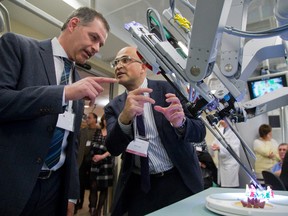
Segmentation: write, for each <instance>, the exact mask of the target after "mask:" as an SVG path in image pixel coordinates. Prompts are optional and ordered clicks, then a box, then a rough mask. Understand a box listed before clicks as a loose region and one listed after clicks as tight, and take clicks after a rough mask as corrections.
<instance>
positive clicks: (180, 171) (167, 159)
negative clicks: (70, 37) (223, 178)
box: [105, 47, 206, 215]
mask: <svg viewBox="0 0 288 216" xmlns="http://www.w3.org/2000/svg"><path fill="white" fill-rule="evenodd" d="M112 67H113V68H114V70H115V76H116V79H117V80H118V82H119V83H120V84H121V85H123V86H124V87H125V88H126V92H124V93H123V94H121V95H119V96H117V97H116V98H114V99H113V100H112V101H111V102H110V103H109V104H108V105H107V106H106V107H105V116H106V120H107V134H108V135H107V139H106V145H107V149H108V151H109V152H110V153H111V155H114V156H118V155H120V154H122V159H123V161H122V168H121V172H120V175H119V180H118V184H117V188H116V192H115V197H114V202H113V207H112V215H123V214H125V213H127V212H128V215H145V214H148V213H150V212H152V211H155V210H157V209H160V208H162V207H164V206H167V205H170V204H172V203H174V202H177V201H179V200H181V199H184V198H186V197H188V196H190V195H192V194H195V193H197V192H199V191H201V190H203V180H202V175H201V170H200V167H199V162H198V159H197V155H196V151H195V150H194V147H193V146H192V145H191V144H190V142H201V141H202V140H203V139H204V137H205V134H206V131H205V126H204V124H203V122H202V121H201V120H198V119H193V118H192V117H191V115H190V114H189V113H188V111H187V110H186V108H185V104H183V103H182V102H181V100H180V99H179V98H178V97H177V95H176V93H175V92H176V91H175V89H173V88H172V87H171V86H170V84H169V83H168V82H165V81H153V80H149V79H147V78H146V75H147V72H146V70H147V66H146V65H145V64H144V63H143V62H142V61H141V59H140V58H139V56H138V55H137V49H136V48H135V47H126V48H123V49H121V50H120V51H119V52H118V54H117V56H116V59H115V60H114V61H113V62H112ZM136 119H137V120H136ZM140 122H142V123H144V125H141V124H140ZM136 125H137V126H136ZM146 166H147V170H146V171H147V173H146V172H145V169H146Z"/></svg>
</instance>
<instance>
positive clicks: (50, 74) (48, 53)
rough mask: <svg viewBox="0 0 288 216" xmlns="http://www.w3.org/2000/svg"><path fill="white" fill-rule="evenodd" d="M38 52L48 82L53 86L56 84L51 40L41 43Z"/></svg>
mask: <svg viewBox="0 0 288 216" xmlns="http://www.w3.org/2000/svg"><path fill="white" fill-rule="evenodd" d="M39 52H40V56H41V59H42V63H43V65H44V68H45V73H46V76H47V79H48V82H49V84H50V85H55V84H56V83H57V82H56V72H55V65H54V59H53V52H52V45H51V40H45V41H41V42H40V51H39Z"/></svg>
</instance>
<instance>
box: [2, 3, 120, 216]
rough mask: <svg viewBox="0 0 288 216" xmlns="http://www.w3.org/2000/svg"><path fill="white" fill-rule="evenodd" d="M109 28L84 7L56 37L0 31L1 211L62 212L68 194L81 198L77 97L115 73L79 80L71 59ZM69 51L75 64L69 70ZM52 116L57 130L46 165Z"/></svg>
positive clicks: (90, 50) (84, 53)
mask: <svg viewBox="0 0 288 216" xmlns="http://www.w3.org/2000/svg"><path fill="white" fill-rule="evenodd" d="M108 32H109V25H108V23H107V21H106V20H105V19H104V18H103V16H102V15H101V14H100V13H98V12H96V11H95V10H92V9H90V8H86V7H84V8H79V9H78V10H76V11H75V12H74V13H72V14H71V15H70V16H69V17H68V19H67V21H66V22H65V23H64V25H63V27H62V29H61V33H60V35H59V37H58V38H56V37H55V38H53V39H52V40H51V39H49V40H45V41H40V42H39V41H36V40H34V39H31V38H28V37H24V36H21V35H17V34H13V33H7V34H4V35H3V36H2V37H1V38H0V74H1V79H0V95H1V97H0V140H1V141H0V176H1V178H0V197H1V202H0V215H2V216H11V215H13V216H17V215H21V216H24V215H39V216H40V215H41V216H46V215H47V216H54V215H57V216H58V215H61V216H62V215H66V214H67V213H66V211H67V204H68V199H77V198H79V180H78V168H77V160H76V153H77V142H76V135H77V133H78V131H79V128H80V123H81V118H82V113H83V104H84V103H83V100H82V99H83V98H86V99H89V100H91V103H94V101H95V99H96V97H97V96H98V94H99V93H101V92H102V91H103V88H102V87H101V85H100V84H101V83H102V82H115V79H110V78H100V77H88V78H85V79H82V80H79V75H78V73H77V71H76V69H75V66H74V64H75V62H76V63H80V64H83V63H85V61H86V60H87V59H89V58H90V57H92V56H93V55H94V54H95V53H97V52H98V51H99V48H100V47H101V46H102V45H104V43H105V41H106V38H107V34H108ZM67 59H69V60H70V66H69V67H71V66H72V68H67V70H66V63H64V62H67V61H68V60H67ZM64 65H65V71H66V72H67V73H66V74H64V79H62V78H61V76H62V77H63V75H62V72H63V69H64ZM69 72H70V75H69ZM60 80H61V81H60ZM62 80H63V81H64V83H63V82H62ZM62 83H63V84H62ZM60 84H61V85H60ZM64 111H65V114H64V115H61V114H62V113H64ZM73 118H74V119H73ZM57 121H58V122H57ZM56 123H57V128H58V129H59V128H60V131H62V132H61V133H62V135H61V136H62V137H60V139H59V140H58V142H57V143H58V144H60V145H57V147H58V146H59V148H57V153H55V154H54V155H56V156H57V158H56V157H55V160H53V163H50V162H51V161H50V162H49V165H48V162H47V161H48V160H47V158H48V157H47V155H49V154H48V153H50V152H53V151H51V150H52V148H50V147H51V145H50V144H51V141H52V137H53V135H54V131H56V129H55V128H56ZM58 155H59V157H58ZM50 159H51V158H50ZM72 206H73V205H72Z"/></svg>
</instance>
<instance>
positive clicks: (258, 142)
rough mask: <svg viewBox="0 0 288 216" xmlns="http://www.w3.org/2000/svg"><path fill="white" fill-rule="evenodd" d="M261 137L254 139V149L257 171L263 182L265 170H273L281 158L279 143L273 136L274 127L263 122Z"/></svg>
mask: <svg viewBox="0 0 288 216" xmlns="http://www.w3.org/2000/svg"><path fill="white" fill-rule="evenodd" d="M258 132H259V138H257V139H255V140H254V143H253V149H254V152H255V155H256V160H255V173H256V177H257V179H258V180H259V182H261V183H263V176H262V171H263V170H271V168H272V167H273V165H274V164H276V163H277V162H278V161H279V160H280V159H279V156H278V143H277V141H276V140H274V139H273V138H272V127H271V126H270V125H268V124H262V125H260V127H259V130H258Z"/></svg>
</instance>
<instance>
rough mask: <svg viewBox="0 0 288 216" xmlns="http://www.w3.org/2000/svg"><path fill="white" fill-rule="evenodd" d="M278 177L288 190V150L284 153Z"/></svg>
mask: <svg viewBox="0 0 288 216" xmlns="http://www.w3.org/2000/svg"><path fill="white" fill-rule="evenodd" d="M280 179H281V180H282V181H283V183H284V185H285V188H286V190H288V152H287V153H286V154H285V157H284V160H283V164H282V169H281V174H280Z"/></svg>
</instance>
